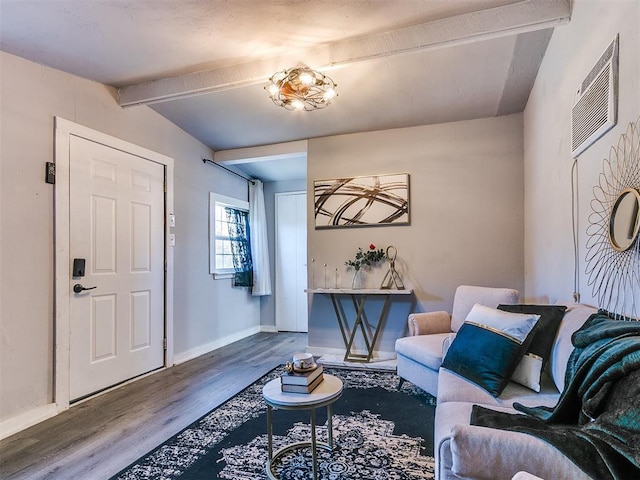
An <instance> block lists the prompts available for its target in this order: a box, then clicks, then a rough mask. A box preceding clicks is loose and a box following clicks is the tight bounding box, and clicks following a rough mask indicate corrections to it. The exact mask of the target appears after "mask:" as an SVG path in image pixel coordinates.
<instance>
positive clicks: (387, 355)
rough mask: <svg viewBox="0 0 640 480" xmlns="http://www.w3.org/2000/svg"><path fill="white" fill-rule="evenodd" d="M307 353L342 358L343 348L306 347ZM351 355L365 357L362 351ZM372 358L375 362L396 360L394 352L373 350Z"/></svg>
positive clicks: (356, 351)
mask: <svg viewBox="0 0 640 480" xmlns="http://www.w3.org/2000/svg"><path fill="white" fill-rule="evenodd" d="M307 352H308V353H310V354H311V355H313V356H314V357H321V356H323V355H342V356H344V353H345V349H344V348H329V347H312V346H307ZM352 353H360V354H364V355H366V352H365V351H364V350H363V351H358V350H355V351H352ZM373 358H374V359H376V360H392V359H395V358H396V352H385V351H382V350H375V351H374V352H373Z"/></svg>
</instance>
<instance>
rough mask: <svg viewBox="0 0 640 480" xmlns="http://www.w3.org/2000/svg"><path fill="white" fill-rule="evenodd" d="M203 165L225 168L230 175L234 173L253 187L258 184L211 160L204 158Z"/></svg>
mask: <svg viewBox="0 0 640 480" xmlns="http://www.w3.org/2000/svg"><path fill="white" fill-rule="evenodd" d="M202 163H210V164H211V165H215V166H216V167H220V168H224V169H225V170H226V171H227V172H229V173H233V174H234V175H236V176H238V177H240V178H244V179H245V180H246V181H247V182H249V183H250V184H251V185H255V184H256V182H254V181H253V180H251V179H250V178H247V177H245V176H244V175H240V174H239V173H236V172H234V171H233V170H230V169H228V168H227V167H225V166H224V165H220V164H219V163H216V162H214V161H213V160H209V159H208V158H203V159H202Z"/></svg>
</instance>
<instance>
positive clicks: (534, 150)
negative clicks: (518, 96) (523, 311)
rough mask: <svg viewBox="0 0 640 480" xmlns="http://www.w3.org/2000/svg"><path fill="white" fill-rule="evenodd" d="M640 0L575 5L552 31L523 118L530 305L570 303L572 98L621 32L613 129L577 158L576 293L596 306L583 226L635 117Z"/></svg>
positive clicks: (639, 94)
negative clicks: (606, 163)
mask: <svg viewBox="0 0 640 480" xmlns="http://www.w3.org/2000/svg"><path fill="white" fill-rule="evenodd" d="M639 32H640V2H639V1H637V0H607V1H605V0H577V1H575V2H574V4H573V11H572V15H571V22H570V23H569V24H568V25H566V26H562V27H557V28H556V29H555V31H554V33H553V36H552V38H551V41H550V42H549V46H548V47H547V52H546V55H545V57H544V59H543V61H542V65H541V67H540V71H539V73H538V77H537V79H536V82H535V85H534V88H533V90H532V92H531V95H530V96H529V102H528V103H527V107H526V109H525V113H524V127H525V128H524V130H525V150H524V152H525V153H524V158H525V219H526V222H525V292H526V296H527V297H528V298H529V299H530V300H531V301H543V302H546V301H549V302H555V301H557V300H565V299H570V298H571V295H572V293H573V291H574V287H573V276H574V261H573V259H574V255H573V240H572V233H571V232H572V229H571V166H572V161H573V160H572V158H571V127H570V125H571V106H572V104H573V98H574V93H575V91H576V89H577V87H578V85H579V84H580V83H581V82H582V80H583V79H584V77H585V76H586V75H587V73H588V72H589V71H590V70H591V68H592V67H593V65H594V64H595V63H596V61H597V60H598V58H599V57H600V55H602V53H603V52H604V50H605V49H606V47H607V46H608V45H609V43H611V41H612V40H613V38H614V37H615V35H616V34H617V33H619V34H620V57H619V74H620V77H619V101H618V124H617V125H616V126H615V127H614V128H613V129H611V130H610V131H609V132H608V133H606V134H605V135H604V136H603V137H602V138H600V140H598V142H597V143H595V144H594V145H592V146H591V147H589V148H588V149H587V150H586V151H585V152H584V153H583V154H582V155H580V156H579V158H578V171H579V183H578V197H579V202H578V205H579V236H578V244H579V249H580V251H579V284H580V288H579V292H580V293H581V301H582V302H583V303H588V304H592V305H595V304H596V303H597V302H596V299H595V298H594V297H593V295H592V287H591V286H589V285H588V284H587V283H588V282H587V280H588V278H587V276H586V274H585V267H586V264H585V256H586V253H587V251H586V241H587V236H586V228H587V225H588V216H589V214H590V212H591V207H590V202H591V199H592V198H593V187H594V186H595V185H597V183H598V176H599V175H600V172H602V167H603V159H604V158H608V156H609V149H610V148H611V147H612V146H614V145H617V143H618V139H619V137H620V134H621V133H623V132H625V131H626V129H627V125H628V124H629V123H630V122H633V121H636V119H637V118H638V115H640V33H639Z"/></svg>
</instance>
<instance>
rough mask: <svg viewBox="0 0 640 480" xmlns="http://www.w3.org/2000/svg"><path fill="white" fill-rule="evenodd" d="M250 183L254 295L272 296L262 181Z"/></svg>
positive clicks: (252, 292)
mask: <svg viewBox="0 0 640 480" xmlns="http://www.w3.org/2000/svg"><path fill="white" fill-rule="evenodd" d="M253 182H254V183H253V184H251V183H249V225H250V228H251V258H252V260H253V290H252V291H251V294H252V295H255V296H262V295H271V273H270V269H269V244H268V242H267V217H266V215H265V210H264V191H263V189H262V182H261V181H260V180H253Z"/></svg>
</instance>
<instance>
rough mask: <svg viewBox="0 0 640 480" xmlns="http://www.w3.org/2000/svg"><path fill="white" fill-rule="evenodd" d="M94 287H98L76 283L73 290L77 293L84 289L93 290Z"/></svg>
mask: <svg viewBox="0 0 640 480" xmlns="http://www.w3.org/2000/svg"><path fill="white" fill-rule="evenodd" d="M94 288H96V287H88V288H86V287H83V286H82V285H81V284H79V283H76V284H75V285H74V286H73V291H74V292H75V293H80V292H82V291H83V290H93V289H94Z"/></svg>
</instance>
